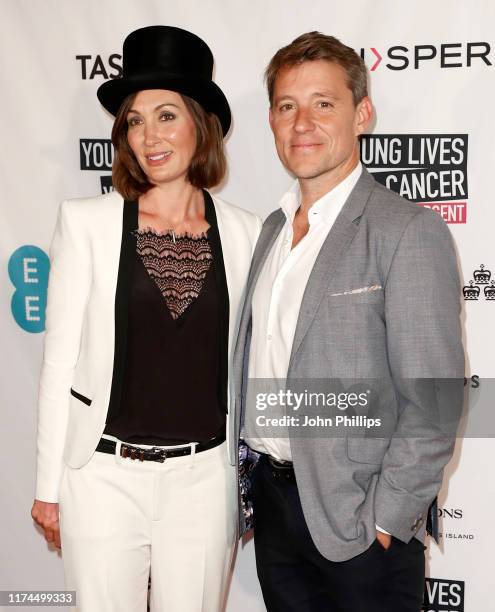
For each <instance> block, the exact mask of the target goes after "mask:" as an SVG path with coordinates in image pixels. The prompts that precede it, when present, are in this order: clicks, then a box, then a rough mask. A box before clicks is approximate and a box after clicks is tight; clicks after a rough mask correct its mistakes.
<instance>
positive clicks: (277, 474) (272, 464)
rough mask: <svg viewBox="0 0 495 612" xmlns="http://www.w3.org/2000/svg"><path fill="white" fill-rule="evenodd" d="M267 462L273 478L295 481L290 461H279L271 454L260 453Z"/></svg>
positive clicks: (292, 465)
mask: <svg viewBox="0 0 495 612" xmlns="http://www.w3.org/2000/svg"><path fill="white" fill-rule="evenodd" d="M262 457H264V458H265V461H266V462H267V464H268V468H269V470H270V472H271V474H272V476H273V478H274V479H275V480H288V481H289V482H293V483H295V482H296V474H295V472H294V464H293V463H292V461H281V460H280V459H275V457H272V456H271V455H262Z"/></svg>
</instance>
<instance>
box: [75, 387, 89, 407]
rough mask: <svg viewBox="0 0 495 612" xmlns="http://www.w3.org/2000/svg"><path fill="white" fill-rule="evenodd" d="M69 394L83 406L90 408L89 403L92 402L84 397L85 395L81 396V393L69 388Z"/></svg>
mask: <svg viewBox="0 0 495 612" xmlns="http://www.w3.org/2000/svg"><path fill="white" fill-rule="evenodd" d="M70 394H71V395H72V397H75V398H76V399H78V400H79V401H80V402H82V403H83V404H86V406H91V402H92V401H93V400H91V399H89V397H86V396H85V395H82V393H79V392H78V391H75V390H74V389H73V388H72V387H71V388H70Z"/></svg>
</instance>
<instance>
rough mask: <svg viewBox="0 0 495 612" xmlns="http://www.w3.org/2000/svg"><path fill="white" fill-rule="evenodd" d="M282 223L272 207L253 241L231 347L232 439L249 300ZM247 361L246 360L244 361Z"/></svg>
mask: <svg viewBox="0 0 495 612" xmlns="http://www.w3.org/2000/svg"><path fill="white" fill-rule="evenodd" d="M284 223H285V215H284V213H283V211H282V209H277V210H275V211H274V212H273V213H272V214H271V215H270V216H269V217H268V218H267V219H266V221H265V223H264V224H263V229H262V230H261V234H260V237H259V238H258V242H257V243H256V248H255V250H254V253H253V261H252V263H251V270H250V271H249V277H248V281H247V288H246V297H245V300H244V306H243V308H242V315H241V322H240V325H239V333H238V336H237V343H236V347H235V351H234V376H235V406H236V410H235V419H231V425H230V427H231V430H232V429H233V431H231V436H232V437H231V440H232V441H233V442H235V441H237V436H238V433H239V429H240V423H241V411H242V387H243V376H244V372H245V371H246V372H247V358H248V355H249V346H246V342H247V340H248V334H249V326H250V323H251V312H252V309H251V302H252V299H253V292H254V289H255V287H256V282H257V280H258V277H259V275H260V271H261V269H262V267H263V264H264V263H265V260H266V258H267V255H268V253H269V252H270V249H271V247H272V245H273V243H274V242H275V240H276V238H277V236H278V235H279V233H280V231H281V229H282V227H283V225H284ZM245 361H246V363H245Z"/></svg>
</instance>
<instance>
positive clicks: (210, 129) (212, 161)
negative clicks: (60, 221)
mask: <svg viewBox="0 0 495 612" xmlns="http://www.w3.org/2000/svg"><path fill="white" fill-rule="evenodd" d="M136 95H137V93H133V94H131V95H129V96H127V98H125V100H124V101H123V102H122V104H121V106H120V108H119V110H118V112H117V115H116V116H115V121H114V124H113V129H112V143H113V146H114V159H113V166H112V183H113V186H114V188H115V189H116V190H117V191H118V192H119V193H120V194H121V195H122V197H124V198H125V199H126V200H136V199H137V198H138V197H139V196H140V195H143V194H144V193H146V192H147V191H148V190H149V189H151V188H152V187H153V185H152V184H151V183H150V182H149V181H148V178H147V176H146V174H145V173H144V172H143V171H142V169H141V166H140V165H139V164H138V161H137V159H136V157H135V156H134V153H133V152H132V150H131V147H130V146H129V143H128V141H127V129H128V124H127V114H128V112H129V110H130V109H131V108H132V104H133V102H134V99H135V97H136ZM181 98H182V99H183V101H184V104H185V105H186V108H187V110H188V111H189V112H190V114H191V117H192V118H193V121H194V124H195V126H196V151H195V152H194V155H193V158H192V160H191V165H190V166H189V170H188V174H187V178H188V180H189V182H190V183H191V184H192V185H194V186H195V187H198V188H199V189H203V188H208V187H213V186H215V185H218V183H220V182H221V180H222V179H223V177H224V176H225V172H226V169H227V160H226V158H225V151H224V148H223V133H222V127H221V125H220V121H219V120H218V117H217V116H216V115H215V114H213V113H208V112H207V111H205V110H204V109H203V107H202V106H201V105H200V104H198V102H196V101H195V100H193V99H192V98H189V97H187V96H184V95H182V94H181Z"/></svg>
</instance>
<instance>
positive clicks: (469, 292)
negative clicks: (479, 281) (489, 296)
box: [462, 280, 481, 300]
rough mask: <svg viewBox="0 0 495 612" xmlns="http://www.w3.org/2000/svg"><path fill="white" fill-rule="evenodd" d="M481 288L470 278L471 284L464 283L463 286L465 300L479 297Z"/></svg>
mask: <svg viewBox="0 0 495 612" xmlns="http://www.w3.org/2000/svg"><path fill="white" fill-rule="evenodd" d="M480 291H481V289H480V288H479V287H476V285H475V284H474V281H472V280H470V281H469V285H464V287H463V288H462V293H463V294H464V299H465V300H477V299H478V297H479V294H480Z"/></svg>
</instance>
